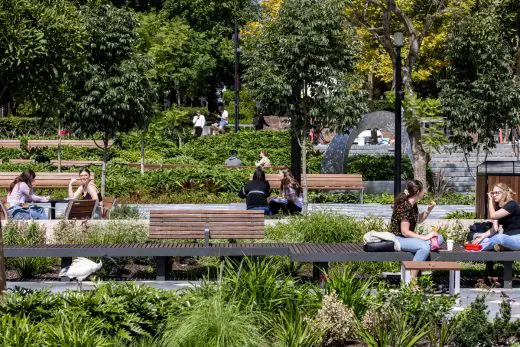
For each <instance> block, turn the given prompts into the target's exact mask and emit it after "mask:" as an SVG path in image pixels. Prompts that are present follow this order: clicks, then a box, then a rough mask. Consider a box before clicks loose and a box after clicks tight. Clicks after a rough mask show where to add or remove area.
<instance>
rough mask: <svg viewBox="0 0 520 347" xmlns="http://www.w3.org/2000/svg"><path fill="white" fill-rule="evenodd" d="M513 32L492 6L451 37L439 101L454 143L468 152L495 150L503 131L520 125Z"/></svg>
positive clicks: (456, 28)
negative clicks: (505, 128)
mask: <svg viewBox="0 0 520 347" xmlns="http://www.w3.org/2000/svg"><path fill="white" fill-rule="evenodd" d="M509 34H510V32H509V31H507V30H504V26H503V22H501V15H500V11H497V7H495V5H493V4H492V5H487V6H484V7H482V8H479V9H478V10H477V11H476V12H475V13H474V14H471V15H468V16H466V17H465V18H463V19H462V20H460V21H459V23H457V24H456V25H455V26H454V28H453V30H452V32H451V34H450V40H449V41H448V42H449V44H448V49H447V57H448V60H449V62H450V65H449V67H448V70H447V78H446V79H445V80H443V81H441V83H440V85H441V87H442V91H441V94H440V98H441V104H442V108H443V111H444V113H445V114H446V115H447V118H448V126H449V128H450V129H451V130H452V131H453V133H454V138H453V139H454V141H455V142H456V143H457V144H458V145H459V146H460V147H461V148H462V149H464V150H465V151H471V150H473V149H475V148H476V147H478V146H483V147H484V149H488V148H492V147H494V146H495V139H494V134H495V132H496V131H497V130H498V128H500V127H502V126H504V125H506V124H513V125H517V124H520V114H519V111H518V109H519V107H520V83H519V81H518V80H517V79H515V75H514V71H515V69H514V67H515V63H516V59H515V56H514V54H515V50H516V49H518V48H513V47H514V46H512V45H511V41H510V40H509V39H508V38H509ZM470 133H474V134H477V135H478V142H474V141H473V140H472V139H471V138H470V137H469V134H470Z"/></svg>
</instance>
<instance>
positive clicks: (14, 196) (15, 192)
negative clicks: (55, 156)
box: [7, 169, 50, 220]
mask: <svg viewBox="0 0 520 347" xmlns="http://www.w3.org/2000/svg"><path fill="white" fill-rule="evenodd" d="M35 179H36V174H35V173H34V171H33V170H31V169H27V170H24V171H23V172H22V173H21V174H20V175H19V176H18V177H16V178H15V179H14V181H13V182H12V183H11V184H10V185H9V191H8V194H7V204H8V207H9V208H8V209H7V216H8V217H9V218H11V219H17V220H27V219H48V218H47V215H46V214H45V212H44V210H43V208H41V207H38V206H29V205H28V204H27V203H29V202H47V201H49V199H50V197H48V196H38V195H36V194H34V189H33V183H34V180H35Z"/></svg>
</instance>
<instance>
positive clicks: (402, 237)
mask: <svg viewBox="0 0 520 347" xmlns="http://www.w3.org/2000/svg"><path fill="white" fill-rule="evenodd" d="M423 197H424V189H423V185H422V183H421V182H420V181H418V180H411V181H409V182H408V184H407V185H406V189H405V190H404V192H403V193H401V194H399V196H398V197H397V198H396V201H395V204H394V212H393V213H392V220H391V222H390V232H392V233H393V234H395V235H396V236H397V240H398V241H399V244H400V246H401V250H402V251H405V252H412V253H414V257H413V260H414V261H424V260H426V259H428V257H429V256H430V249H431V248H432V244H434V245H436V246H437V247H438V246H440V245H441V244H442V242H443V241H444V240H443V239H442V236H441V235H439V234H438V233H437V232H436V231H432V232H430V233H429V234H427V235H420V234H417V233H416V232H415V227H416V225H417V224H418V223H422V222H424V221H425V220H426V218H428V216H429V215H430V212H431V211H432V210H433V208H434V207H435V202H430V204H429V205H428V208H427V210H426V211H424V212H422V213H421V214H419V209H418V208H417V202H418V201H419V200H421V199H422V198H423ZM418 273H419V271H418V270H412V271H410V276H411V278H412V279H413V278H416V277H417V275H418Z"/></svg>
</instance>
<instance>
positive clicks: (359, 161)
mask: <svg viewBox="0 0 520 347" xmlns="http://www.w3.org/2000/svg"><path fill="white" fill-rule="evenodd" d="M347 173H357V174H361V175H363V180H365V181H387V180H390V181H391V180H393V179H394V156H393V155H355V156H351V157H349V158H348V162H347ZM401 177H402V179H403V180H408V179H412V178H413V168H412V164H411V163H410V159H409V158H408V157H406V156H404V157H403V158H402V164H401Z"/></svg>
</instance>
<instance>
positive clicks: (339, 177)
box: [265, 174, 363, 190]
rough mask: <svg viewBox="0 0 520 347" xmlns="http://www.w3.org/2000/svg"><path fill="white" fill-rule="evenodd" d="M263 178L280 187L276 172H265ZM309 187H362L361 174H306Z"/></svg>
mask: <svg viewBox="0 0 520 347" xmlns="http://www.w3.org/2000/svg"><path fill="white" fill-rule="evenodd" d="M265 179H266V180H267V181H269V185H270V186H271V188H273V189H280V184H281V182H280V179H279V176H278V174H266V175H265ZM307 187H308V188H309V189H330V190H334V189H337V190H341V189H362V188H363V176H362V175H359V174H307Z"/></svg>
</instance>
